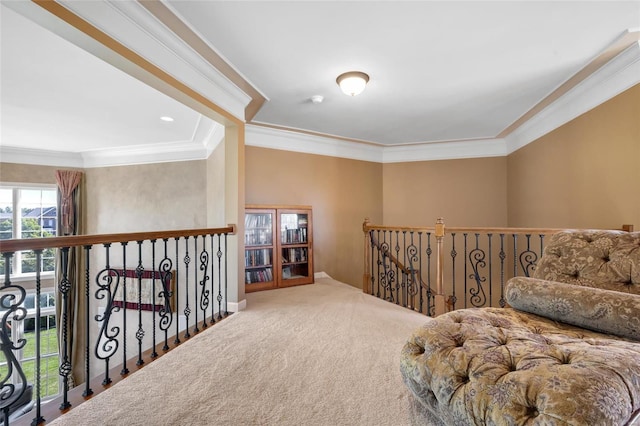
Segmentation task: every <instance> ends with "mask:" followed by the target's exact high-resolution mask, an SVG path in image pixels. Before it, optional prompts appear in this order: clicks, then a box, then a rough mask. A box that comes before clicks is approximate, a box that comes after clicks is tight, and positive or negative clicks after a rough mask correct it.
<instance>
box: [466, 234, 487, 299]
mask: <svg viewBox="0 0 640 426" xmlns="http://www.w3.org/2000/svg"><path fill="white" fill-rule="evenodd" d="M475 235H476V247H475V248H474V249H473V250H471V251H470V252H469V263H470V264H471V269H473V273H471V274H469V278H470V279H473V280H475V282H476V288H472V289H470V290H469V294H470V295H471V299H470V302H471V304H472V305H473V306H475V307H480V306H483V305H484V304H485V303H486V302H487V296H486V294H485V292H484V287H483V285H482V283H484V282H485V281H486V280H487V279H486V277H481V276H480V268H484V267H486V266H487V263H486V261H485V257H486V254H485V252H484V250H482V249H481V248H480V245H479V241H478V238H479V234H475Z"/></svg>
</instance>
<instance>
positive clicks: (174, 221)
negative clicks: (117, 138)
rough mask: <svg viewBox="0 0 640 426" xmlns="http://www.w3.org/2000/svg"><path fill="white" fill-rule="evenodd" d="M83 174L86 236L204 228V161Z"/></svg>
mask: <svg viewBox="0 0 640 426" xmlns="http://www.w3.org/2000/svg"><path fill="white" fill-rule="evenodd" d="M85 173H86V183H87V204H86V205H87V233H89V234H103V233H111V232H143V231H161V230H172V229H190V228H191V229H193V228H204V227H206V223H207V215H206V194H205V191H206V186H207V180H206V177H207V173H206V161H205V160H198V161H188V162H175V163H157V164H144V165H136V166H118V167H100V168H93V169H87V170H85Z"/></svg>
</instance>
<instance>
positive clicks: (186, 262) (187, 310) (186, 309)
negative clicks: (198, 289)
mask: <svg viewBox="0 0 640 426" xmlns="http://www.w3.org/2000/svg"><path fill="white" fill-rule="evenodd" d="M184 246H185V250H186V251H185V255H184V260H183V261H184V270H185V278H184V283H185V284H184V291H185V296H184V297H185V303H186V305H185V307H184V316H185V324H186V328H185V331H184V338H185V339H188V338H189V337H191V334H190V333H189V315H190V314H191V308H190V307H189V263H191V258H190V257H189V237H188V236H187V237H184Z"/></svg>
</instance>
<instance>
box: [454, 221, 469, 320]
mask: <svg viewBox="0 0 640 426" xmlns="http://www.w3.org/2000/svg"><path fill="white" fill-rule="evenodd" d="M457 255H458V252H457V251H456V233H455V232H452V233H451V270H452V271H453V273H452V274H451V285H452V286H453V291H452V295H451V306H452V309H453V310H455V309H456V302H457V301H458V298H457V297H456V256H457ZM465 298H466V294H465Z"/></svg>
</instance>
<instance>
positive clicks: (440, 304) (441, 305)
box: [434, 217, 446, 316]
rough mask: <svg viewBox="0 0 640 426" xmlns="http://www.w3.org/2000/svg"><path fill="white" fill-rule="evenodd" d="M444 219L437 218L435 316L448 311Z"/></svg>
mask: <svg viewBox="0 0 640 426" xmlns="http://www.w3.org/2000/svg"><path fill="white" fill-rule="evenodd" d="M444 233H445V231H444V220H443V219H442V218H441V217H440V218H438V219H437V220H436V232H435V236H436V294H435V297H434V305H435V306H434V307H435V312H434V316H438V315H441V314H443V313H445V312H446V300H445V297H446V296H445V294H444Z"/></svg>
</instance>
